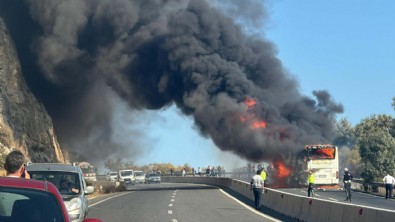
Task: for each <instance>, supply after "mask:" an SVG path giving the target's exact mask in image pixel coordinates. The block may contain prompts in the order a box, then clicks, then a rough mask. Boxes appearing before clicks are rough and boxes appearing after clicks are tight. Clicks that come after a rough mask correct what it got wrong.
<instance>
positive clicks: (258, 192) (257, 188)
mask: <svg viewBox="0 0 395 222" xmlns="http://www.w3.org/2000/svg"><path fill="white" fill-rule="evenodd" d="M263 188H264V181H263V179H262V177H261V170H258V171H256V175H255V176H253V177H252V178H251V182H250V190H252V191H253V192H254V198H255V209H257V210H260V209H261V197H262V192H263Z"/></svg>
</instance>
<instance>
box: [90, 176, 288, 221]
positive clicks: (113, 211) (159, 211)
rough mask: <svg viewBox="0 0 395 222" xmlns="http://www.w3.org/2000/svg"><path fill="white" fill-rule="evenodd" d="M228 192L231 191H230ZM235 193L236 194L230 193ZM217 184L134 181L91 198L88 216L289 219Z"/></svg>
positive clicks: (171, 219) (248, 219)
mask: <svg viewBox="0 0 395 222" xmlns="http://www.w3.org/2000/svg"><path fill="white" fill-rule="evenodd" d="M229 192H230V191H229ZM232 195H237V194H232ZM232 195H230V194H229V193H228V191H223V190H222V189H219V188H217V187H213V186H207V185H196V184H170V183H161V184H137V185H135V186H132V187H131V190H129V191H125V192H121V193H113V194H109V195H104V196H100V197H97V198H94V199H92V200H90V207H89V217H95V218H100V219H102V220H103V221H107V222H117V221H119V222H128V221H144V222H150V221H155V222H157V221H160V222H167V221H168V222H202V221H210V222H217V221H218V222H222V221H227V222H232V221H235V222H236V221H237V222H239V221H249V222H255V221H256V222H258V221H259V222H262V221H291V220H288V219H287V218H283V217H281V215H279V216H278V218H279V219H274V218H273V217H271V216H268V215H267V214H272V216H276V215H275V213H274V214H273V212H270V211H268V212H265V211H266V210H265V209H262V210H261V211H256V210H255V209H254V208H253V207H252V205H253V203H252V201H250V200H245V199H243V198H239V197H237V198H239V199H240V200H237V199H236V198H235V197H233V196H232Z"/></svg>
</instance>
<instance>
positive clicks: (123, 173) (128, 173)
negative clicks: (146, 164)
mask: <svg viewBox="0 0 395 222" xmlns="http://www.w3.org/2000/svg"><path fill="white" fill-rule="evenodd" d="M120 174H121V176H123V177H125V176H131V175H132V174H133V171H121V173H120Z"/></svg>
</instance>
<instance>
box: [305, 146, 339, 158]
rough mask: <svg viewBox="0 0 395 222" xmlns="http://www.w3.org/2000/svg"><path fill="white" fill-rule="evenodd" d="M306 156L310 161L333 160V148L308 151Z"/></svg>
mask: <svg viewBox="0 0 395 222" xmlns="http://www.w3.org/2000/svg"><path fill="white" fill-rule="evenodd" d="M307 156H308V158H309V159H310V160H322V159H335V148H319V149H308V150H307Z"/></svg>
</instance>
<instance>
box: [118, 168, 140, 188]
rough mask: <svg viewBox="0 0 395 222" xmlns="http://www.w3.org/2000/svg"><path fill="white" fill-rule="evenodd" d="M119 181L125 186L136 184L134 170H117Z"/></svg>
mask: <svg viewBox="0 0 395 222" xmlns="http://www.w3.org/2000/svg"><path fill="white" fill-rule="evenodd" d="M118 178H119V181H123V182H125V184H129V183H130V184H132V185H135V184H136V177H135V176H134V170H119V171H118Z"/></svg>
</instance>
